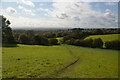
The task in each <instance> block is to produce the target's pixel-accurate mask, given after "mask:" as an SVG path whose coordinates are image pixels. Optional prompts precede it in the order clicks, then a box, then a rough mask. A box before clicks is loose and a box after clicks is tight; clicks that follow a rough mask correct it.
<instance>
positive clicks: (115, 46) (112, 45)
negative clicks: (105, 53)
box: [105, 40, 120, 50]
mask: <svg viewBox="0 0 120 80" xmlns="http://www.w3.org/2000/svg"><path fill="white" fill-rule="evenodd" d="M119 44H120V40H114V41H107V42H105V47H106V48H107V49H117V50H120V45H119Z"/></svg>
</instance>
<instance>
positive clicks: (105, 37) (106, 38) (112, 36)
mask: <svg viewBox="0 0 120 80" xmlns="http://www.w3.org/2000/svg"><path fill="white" fill-rule="evenodd" d="M119 37H120V34H108V35H92V36H88V37H86V38H85V39H89V38H93V39H94V38H101V39H102V40H103V42H106V41H113V40H118V38H119Z"/></svg>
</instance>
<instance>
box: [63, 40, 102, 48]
mask: <svg viewBox="0 0 120 80" xmlns="http://www.w3.org/2000/svg"><path fill="white" fill-rule="evenodd" d="M65 44H69V45H76V46H83V47H91V48H103V41H102V40H101V39H100V38H96V39H86V40H81V39H70V40H67V41H66V42H65Z"/></svg>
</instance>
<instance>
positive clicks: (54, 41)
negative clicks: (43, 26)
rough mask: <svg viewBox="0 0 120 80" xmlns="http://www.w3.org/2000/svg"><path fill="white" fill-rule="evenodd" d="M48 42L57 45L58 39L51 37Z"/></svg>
mask: <svg viewBox="0 0 120 80" xmlns="http://www.w3.org/2000/svg"><path fill="white" fill-rule="evenodd" d="M48 42H49V44H50V45H57V44H58V40H57V39H55V38H51V39H49V40H48Z"/></svg>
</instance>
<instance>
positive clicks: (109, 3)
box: [105, 2, 115, 6]
mask: <svg viewBox="0 0 120 80" xmlns="http://www.w3.org/2000/svg"><path fill="white" fill-rule="evenodd" d="M105 5H109V6H114V5H115V3H114V2H106V3H105Z"/></svg>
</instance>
